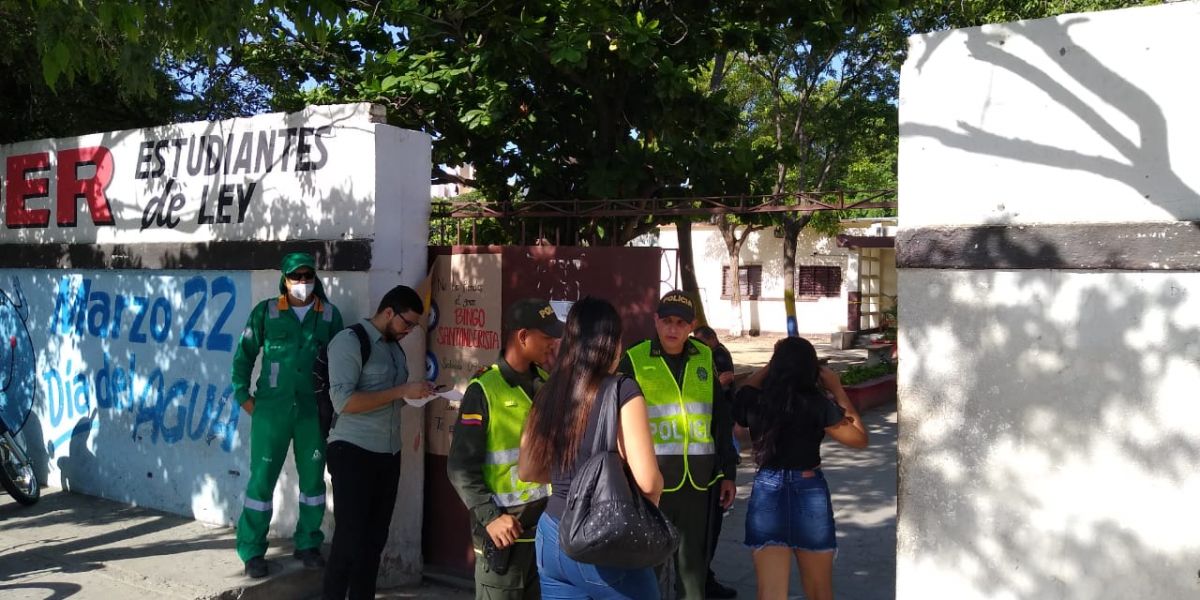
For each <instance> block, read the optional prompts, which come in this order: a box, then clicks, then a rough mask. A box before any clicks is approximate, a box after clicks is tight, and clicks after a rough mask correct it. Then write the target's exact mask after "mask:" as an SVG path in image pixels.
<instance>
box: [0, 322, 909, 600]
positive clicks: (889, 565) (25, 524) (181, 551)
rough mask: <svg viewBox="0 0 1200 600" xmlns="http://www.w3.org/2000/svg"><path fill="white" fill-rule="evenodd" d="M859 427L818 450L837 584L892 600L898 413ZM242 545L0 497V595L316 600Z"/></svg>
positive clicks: (749, 564)
mask: <svg viewBox="0 0 1200 600" xmlns="http://www.w3.org/2000/svg"><path fill="white" fill-rule="evenodd" d="M775 339H776V338H771V337H755V338H734V339H731V340H728V341H727V342H726V343H727V345H728V346H729V348H730V351H731V352H732V353H733V355H734V360H735V362H736V363H737V364H738V365H739V366H740V367H742V368H752V367H757V366H761V365H762V364H765V363H766V362H767V360H769V358H770V354H771V349H772V347H773V346H774V343H775ZM810 339H811V338H810ZM812 341H814V345H815V346H816V347H817V351H818V354H819V355H820V356H823V357H825V356H828V357H829V358H830V364H831V365H833V367H834V368H835V369H839V370H840V369H841V368H844V366H845V365H848V364H853V363H856V362H861V361H862V360H863V359H864V358H865V350H862V349H850V350H832V349H831V348H829V346H828V344H825V343H823V342H821V341H820V339H819V338H816V339H812ZM863 418H864V420H865V421H866V423H867V425H868V427H869V428H870V432H871V446H870V448H868V449H866V450H861V451H859V450H851V449H848V448H845V447H843V446H840V445H838V444H836V443H831V442H827V443H826V444H825V445H824V447H823V448H822V456H823V458H824V468H825V472H826V474H827V475H828V477H829V482H830V488H831V491H832V494H833V505H834V514H835V517H836V519H837V523H838V544H839V547H840V553H839V555H838V558H837V560H836V561H835V563H834V586H835V589H836V591H837V595H838V598H839V599H842V600H888V599H891V598H893V597H894V594H895V581H896V554H895V540H896V411H895V407H894V406H888V407H884V408H883V409H880V410H875V411H869V412H867V413H866V414H864V416H863ZM747 450H748V449H747ZM753 477H754V465H753V460H752V459H751V458H750V455H749V453H748V452H745V453H743V457H742V465H741V467H740V468H739V473H738V486H739V487H738V501H737V502H736V503H735V505H734V510H733V512H732V514H731V515H730V516H729V517H727V518H726V522H725V525H724V530H723V532H722V535H721V540H720V542H719V544H718V549H717V555H716V558H715V560H714V563H713V565H714V569H715V571H716V573H717V577H718V578H719V579H720V580H721V581H723V582H725V583H726V584H728V585H732V586H734V587H735V588H737V590H738V594H739V595H738V597H739V598H740V599H742V600H749V599H751V598H754V596H755V588H756V586H755V578H754V564H753V560H752V559H751V555H750V551H749V550H747V549H746V548H745V547H744V546H743V545H742V539H743V535H744V531H745V529H744V528H745V514H746V503H747V501H748V499H749V497H750V484H751V482H752V481H753ZM234 546H235V540H234V531H233V529H231V528H228V527H212V526H207V525H204V524H201V523H197V522H196V521H193V520H191V519H186V518H183V517H180V516H176V515H172V514H168V513H164V512H160V511H157V510H152V509H147V508H138V507H131V506H127V505H125V504H121V503H117V502H111V501H108V500H103V499H100V498H95V497H92V496H84V495H81V494H71V493H68V492H61V491H55V490H51V489H45V490H43V495H42V499H41V501H39V502H38V503H37V504H35V505H34V506H30V507H25V506H21V505H19V504H17V503H16V502H14V501H13V500H12V499H11V498H9V497H8V496H7V495H4V494H0V597H3V598H5V599H6V600H9V599H11V600H26V599H28V600H47V599H52V600H61V599H65V598H72V599H81V600H88V599H93V598H95V599H108V598H120V599H125V598H133V597H137V596H138V595H148V596H151V597H154V598H200V599H221V600H224V599H235V598H237V599H243V600H254V599H257V598H269V599H271V600H289V599H293V598H294V599H307V598H316V597H319V595H320V580H321V572H320V571H316V570H309V571H306V570H304V569H303V568H302V567H301V565H300V564H299V563H298V561H296V560H294V559H292V558H291V551H292V548H291V547H290V544H289V543H288V542H282V543H278V542H276V541H272V545H271V549H270V551H269V552H268V553H267V558H268V559H269V560H270V561H271V574H270V576H269V577H267V578H265V579H263V580H251V579H248V578H246V577H245V576H244V575H243V574H242V564H241V562H240V561H239V560H238V558H237V554H236V552H235V550H234ZM326 555H328V548H326ZM800 590H801V587H800V580H799V574H798V573H797V572H796V569H795V568H794V567H793V573H792V580H791V592H792V594H791V596H792V597H796V598H799V597H802V592H801V591H800ZM376 597H377V598H396V599H399V598H406V599H408V598H413V599H425V598H429V599H435V598H436V599H438V600H460V599H461V600H467V599H469V598H471V597H473V594H472V593H471V592H470V591H469V590H463V589H457V588H453V587H448V586H444V585H439V584H434V583H430V582H426V583H425V584H423V585H421V586H418V587H413V588H402V589H396V590H383V591H381V592H380V594H379V595H378V596H376Z"/></svg>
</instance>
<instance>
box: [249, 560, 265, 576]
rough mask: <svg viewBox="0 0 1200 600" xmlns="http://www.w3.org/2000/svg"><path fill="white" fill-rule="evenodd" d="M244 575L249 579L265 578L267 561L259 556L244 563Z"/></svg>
mask: <svg viewBox="0 0 1200 600" xmlns="http://www.w3.org/2000/svg"><path fill="white" fill-rule="evenodd" d="M246 575H247V576H249V577H250V578H251V579H262V578H263V577H266V576H267V559H265V558H263V557H261V556H255V557H254V558H252V559H250V560H248V561H246Z"/></svg>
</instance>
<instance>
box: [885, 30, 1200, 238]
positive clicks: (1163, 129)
mask: <svg viewBox="0 0 1200 600" xmlns="http://www.w3.org/2000/svg"><path fill="white" fill-rule="evenodd" d="M1088 20H1089V19H1088V18H1087V17H1083V16H1079V17H1075V18H1071V19H1067V20H1065V21H1063V22H1062V23H1053V22H1050V21H1046V20H1039V21H1023V22H1017V23H1007V24H1005V25H1004V26H1003V30H999V31H995V32H985V31H983V30H981V29H968V30H964V31H963V32H962V33H965V35H966V37H967V40H966V47H967V49H968V50H969V51H970V55H971V57H972V58H973V59H974V60H977V61H980V62H983V63H988V64H990V65H993V66H994V67H996V68H998V69H1003V70H1005V71H1008V72H1010V73H1012V74H1013V75H1016V76H1018V77H1020V78H1022V79H1024V80H1026V81H1028V82H1029V83H1030V84H1031V85H1033V86H1035V87H1036V88H1037V89H1038V90H1040V91H1041V92H1043V93H1045V94H1047V95H1048V96H1049V97H1050V99H1051V100H1052V101H1053V102H1055V103H1056V104H1058V105H1059V106H1062V107H1064V108H1067V109H1068V110H1070V111H1071V112H1072V113H1074V114H1075V116H1076V117H1077V118H1078V119H1079V120H1081V121H1082V122H1083V123H1085V124H1087V126H1088V127H1089V128H1090V129H1091V130H1092V131H1094V132H1095V133H1096V134H1097V135H1098V136H1099V137H1100V138H1101V139H1103V140H1105V141H1106V142H1108V144H1109V145H1110V146H1111V147H1112V148H1114V149H1116V150H1117V151H1118V152H1119V153H1120V154H1121V156H1122V157H1124V159H1125V160H1123V161H1119V160H1114V159H1112V158H1106V157H1103V156H1098V155H1095V154H1088V153H1085V152H1081V151H1076V150H1069V149H1066V148H1057V147H1054V146H1048V145H1046V144H1040V143H1036V142H1031V141H1026V140H1021V139H1014V138H1007V137H1004V136H1001V135H998V134H996V133H992V132H989V131H985V130H983V129H980V128H978V127H975V126H973V125H971V124H969V123H966V122H963V121H959V122H958V129H957V130H953V129H949V128H945V127H937V126H933V125H926V124H920V123H911V122H904V121H901V123H900V135H901V137H909V138H912V137H924V138H932V139H934V140H937V141H938V142H940V143H941V144H943V145H945V146H947V147H950V148H957V149H960V150H963V151H966V152H970V153H973V154H980V155H990V156H996V157H1000V158H1006V159H1010V160H1014V161H1018V162H1024V163H1034V164H1041V165H1046V166H1050V167H1057V168H1061V169H1071V170H1078V171H1084V172H1088V173H1093V174H1095V175H1099V176H1101V177H1104V178H1106V179H1110V180H1112V181H1113V182H1115V183H1119V184H1120V185H1123V186H1126V187H1128V188H1130V189H1132V190H1135V191H1139V194H1140V193H1142V192H1141V190H1142V189H1143V187H1144V186H1145V185H1146V183H1147V182H1148V181H1153V182H1154V185H1155V187H1156V188H1159V189H1164V190H1167V191H1166V192H1164V193H1163V194H1162V195H1161V196H1160V197H1151V196H1150V195H1149V194H1145V198H1146V200H1148V201H1149V202H1153V203H1155V204H1157V205H1159V206H1161V207H1162V208H1163V209H1164V210H1166V211H1167V212H1168V213H1169V214H1171V215H1173V216H1175V217H1176V218H1187V217H1188V216H1190V215H1192V214H1194V210H1193V211H1190V212H1188V214H1186V215H1185V214H1184V211H1183V210H1182V207H1183V206H1184V204H1183V202H1184V201H1187V199H1192V201H1194V199H1196V198H1197V196H1198V194H1197V192H1196V191H1195V190H1193V189H1191V188H1190V187H1188V185H1187V184H1186V183H1185V182H1184V181H1183V180H1182V179H1181V178H1180V177H1179V176H1178V175H1177V174H1176V173H1175V170H1174V168H1173V166H1172V164H1171V150H1170V131H1169V128H1168V127H1167V122H1166V117H1165V116H1164V114H1163V111H1162V108H1161V107H1160V106H1159V104H1158V103H1157V102H1156V101H1155V99H1154V98H1153V97H1152V96H1150V95H1149V94H1148V93H1146V92H1145V91H1144V90H1141V89H1139V88H1137V87H1136V86H1134V85H1133V84H1132V83H1130V82H1129V81H1126V80H1125V79H1123V78H1122V77H1121V75H1119V74H1118V73H1116V72H1114V71H1113V70H1112V69H1110V68H1108V67H1107V66H1106V65H1105V64H1104V63H1102V62H1100V61H1099V60H1097V59H1096V57H1094V56H1092V55H1091V54H1089V53H1088V52H1087V51H1086V50H1084V49H1083V48H1082V47H1081V46H1079V45H1078V44H1072V43H1068V44H1063V43H1055V42H1054V40H1057V39H1066V40H1070V39H1071V38H1070V34H1069V31H1070V29H1071V28H1072V27H1074V26H1076V25H1079V24H1082V23H1086V22H1088ZM1055 28H1057V29H1061V30H1062V31H1061V32H1055V33H1057V34H1058V35H1051V32H1052V29H1055ZM1011 37H1024V38H1025V39H1027V40H1028V41H1029V42H1030V43H1032V44H1034V45H1036V46H1037V47H1038V48H1040V50H1041V51H1042V52H1043V53H1045V55H1046V56H1049V57H1051V58H1053V59H1056V60H1058V59H1059V57H1061V56H1062V55H1064V54H1066V53H1067V52H1070V54H1071V56H1070V58H1071V60H1068V61H1062V60H1058V64H1059V66H1060V67H1061V68H1062V69H1064V70H1065V71H1066V74H1067V76H1069V77H1070V78H1071V79H1073V80H1074V81H1076V82H1078V83H1079V84H1080V85H1082V86H1083V87H1084V88H1086V89H1087V90H1088V91H1089V92H1091V93H1092V94H1095V95H1096V96H1098V97H1100V98H1102V99H1103V100H1104V102H1105V103H1107V104H1109V105H1110V106H1112V107H1113V108H1114V109H1116V110H1117V111H1119V112H1120V113H1121V114H1123V115H1124V116H1125V117H1126V118H1127V119H1128V120H1129V121H1130V122H1131V123H1132V124H1133V125H1134V126H1135V127H1134V128H1133V129H1134V130H1135V131H1136V132H1137V133H1136V138H1134V139H1131V138H1130V137H1127V136H1126V135H1125V134H1124V133H1122V131H1121V130H1119V129H1118V128H1117V127H1115V126H1113V124H1112V121H1111V119H1108V118H1105V117H1104V116H1102V115H1101V114H1100V113H1098V112H1097V111H1096V110H1095V109H1094V108H1092V107H1091V106H1089V104H1088V102H1089V100H1085V99H1084V98H1082V97H1080V96H1079V95H1076V94H1075V93H1074V92H1072V91H1071V90H1069V89H1068V88H1067V87H1066V86H1065V85H1063V84H1062V83H1060V82H1059V80H1060V79H1061V76H1058V75H1052V74H1050V73H1047V72H1046V71H1045V70H1043V69H1041V68H1040V67H1038V66H1035V65H1033V64H1031V63H1029V62H1026V61H1025V60H1022V59H1021V58H1020V57H1018V56H1015V55H1013V54H1010V53H1008V52H1006V51H1005V50H1004V43H1005V41H1006V39H1007V38H1011ZM948 39H950V35H948V34H941V35H934V36H930V37H929V38H928V43H927V45H926V46H925V51H924V53H923V54H922V55H921V56H920V57H919V58H918V59H917V61H916V68H917V70H918V71H919V70H920V69H921V67H922V66H923V65H924V64H925V63H926V61H928V60H929V58H930V57H931V56H932V55H933V54H934V52H936V51H937V49H938V47H939V46H940V45H941V44H942V43H944V42H946V41H947V40H948ZM1068 47H1069V49H1068Z"/></svg>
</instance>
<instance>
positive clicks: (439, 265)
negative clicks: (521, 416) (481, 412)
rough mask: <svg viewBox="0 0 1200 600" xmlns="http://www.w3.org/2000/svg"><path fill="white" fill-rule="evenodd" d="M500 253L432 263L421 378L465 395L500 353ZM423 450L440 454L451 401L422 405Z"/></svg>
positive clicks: (446, 442) (450, 421) (452, 412)
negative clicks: (425, 442) (423, 375)
mask: <svg viewBox="0 0 1200 600" xmlns="http://www.w3.org/2000/svg"><path fill="white" fill-rule="evenodd" d="M501 260H502V259H501V255H500V254H454V255H446V256H439V257H437V258H436V259H435V261H434V265H433V269H432V271H433V281H432V287H433V290H432V301H431V303H430V309H429V310H430V315H429V341H428V344H427V348H428V354H427V355H426V370H427V375H428V376H429V377H430V378H432V379H433V380H434V381H436V382H437V383H439V384H446V385H450V386H453V387H454V388H455V389H457V390H459V391H465V390H466V389H467V384H468V382H470V380H471V377H473V376H474V375H475V373H476V372H477V371H478V370H479V369H480V368H482V367H486V366H488V365H490V364H492V363H493V362H495V361H496V358H497V357H498V356H499V355H500V345H501V338H500V336H501V320H502V318H503V314H504V313H503V310H504V307H503V304H502V301H501V296H502V294H501V292H500V284H501ZM426 409H427V410H426V413H425V414H426V419H427V421H426V430H427V431H426V435H427V439H428V441H429V452H430V453H432V454H440V455H446V454H447V453H448V452H449V451H450V435H451V433H452V429H453V426H454V422H455V420H456V419H457V417H458V406H457V403H450V402H448V401H446V400H443V399H438V400H434V401H433V402H431V403H429V404H428V405H427V406H426Z"/></svg>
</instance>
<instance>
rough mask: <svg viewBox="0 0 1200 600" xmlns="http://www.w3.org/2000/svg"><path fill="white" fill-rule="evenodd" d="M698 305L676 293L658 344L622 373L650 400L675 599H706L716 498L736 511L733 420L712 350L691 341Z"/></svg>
mask: <svg viewBox="0 0 1200 600" xmlns="http://www.w3.org/2000/svg"><path fill="white" fill-rule="evenodd" d="M695 319H696V311H695V304H694V303H693V301H692V299H691V298H689V297H688V296H687V295H686V294H684V293H683V292H680V291H672V292H670V293H668V294H667V295H665V296H663V297H662V299H661V300H659V302H658V310H657V314H656V318H655V320H654V328H655V332H656V336H655V337H654V338H652V339H649V340H645V341H642V342H639V343H638V344H635V345H634V346H633V347H631V348H629V350H627V351H626V352H625V355H624V356H623V357H621V364H620V365H619V366H618V367H617V369H618V370H619V371H621V372H622V373H625V374H627V375H629V376H631V377H634V378H635V379H637V382H638V386H640V387H641V388H642V395H644V396H645V398H646V408H647V411H648V413H649V416H650V434H651V438H652V439H653V441H654V454H655V455H657V456H658V468H659V469H660V470H661V471H662V474H663V482H664V484H665V487H664V489H663V495H662V500H661V501H660V503H659V508H660V509H662V511H663V514H665V515H666V516H667V518H668V519H670V520H671V522H672V523H674V524H675V527H676V528H677V529H678V530H679V549H678V550H676V551H675V556H674V563H675V565H674V566H675V575H676V577H675V581H673V582H672V581H663V584H664V590H665V589H668V588H669V587H670V586H671V585H672V584H674V585H675V588H676V596H677V597H679V598H686V599H687V600H703V598H705V582H706V580H707V578H708V561H709V554H710V548H711V547H712V535H713V523H712V516H713V510H712V504H711V502H712V501H713V500H712V498H711V496H710V494H712V493H718V494H719V498H718V499H717V501H718V502H719V503H720V505H721V507H722V508H726V509H727V508H729V507H730V506H732V505H733V498H734V494H735V492H736V487H735V483H734V482H735V481H736V475H737V454H736V453H735V451H734V449H733V436H732V432H733V420H732V419H733V415H732V412H731V410H730V407H729V403H728V401H727V400H726V398H725V393H724V391H723V390H722V389H721V386H720V384H719V382H718V381H717V371H716V369H715V368H714V366H713V358H712V350H711V349H710V348H709V347H708V346H706V345H705V344H703V343H701V342H700V341H698V340H693V339H691V338H689V337H688V336H689V335H690V334H691V332H692V329H693V327H694V326H695Z"/></svg>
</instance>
